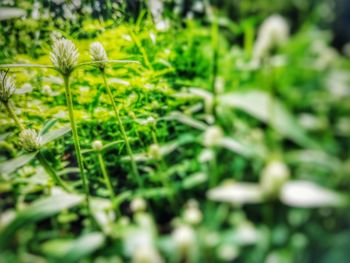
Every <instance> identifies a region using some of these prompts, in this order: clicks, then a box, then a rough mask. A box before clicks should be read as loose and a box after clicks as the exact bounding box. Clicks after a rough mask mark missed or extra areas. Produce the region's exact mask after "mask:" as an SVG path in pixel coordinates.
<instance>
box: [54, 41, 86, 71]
mask: <svg viewBox="0 0 350 263" xmlns="http://www.w3.org/2000/svg"><path fill="white" fill-rule="evenodd" d="M78 57H79V52H78V50H77V48H76V47H75V45H74V44H73V42H72V41H70V40H68V39H65V38H61V39H58V40H56V41H54V43H53V46H52V52H51V53H50V59H51V62H52V64H53V65H54V66H55V67H56V69H57V70H58V71H59V72H61V73H62V74H63V75H69V74H70V73H72V71H73V69H74V67H75V66H76V65H77V63H78Z"/></svg>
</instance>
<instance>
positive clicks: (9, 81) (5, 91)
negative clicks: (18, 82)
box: [0, 72, 16, 102]
mask: <svg viewBox="0 0 350 263" xmlns="http://www.w3.org/2000/svg"><path fill="white" fill-rule="evenodd" d="M15 90H16V86H15V81H14V79H13V78H11V77H9V76H7V73H6V72H0V101H2V102H7V101H8V100H9V99H10V98H11V96H12V95H13V93H14V92H15Z"/></svg>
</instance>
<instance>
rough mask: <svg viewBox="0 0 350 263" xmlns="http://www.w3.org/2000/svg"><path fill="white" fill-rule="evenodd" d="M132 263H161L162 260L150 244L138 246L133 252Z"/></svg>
mask: <svg viewBox="0 0 350 263" xmlns="http://www.w3.org/2000/svg"><path fill="white" fill-rule="evenodd" d="M132 262H133V263H162V262H164V260H163V259H162V258H161V256H160V254H159V253H158V251H157V250H156V249H155V248H154V247H153V246H152V245H150V244H147V245H142V246H138V247H137V249H135V250H134V253H133V255H132Z"/></svg>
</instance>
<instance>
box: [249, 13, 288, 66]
mask: <svg viewBox="0 0 350 263" xmlns="http://www.w3.org/2000/svg"><path fill="white" fill-rule="evenodd" d="M288 37H289V26H288V24H287V22H286V20H285V19H284V18H283V17H281V16H280V15H272V16H270V17H268V18H267V19H266V20H265V21H264V22H263V24H262V25H261V27H260V29H259V33H258V38H257V40H256V42H255V46H254V58H256V59H261V58H263V57H265V56H266V55H268V54H269V52H270V51H271V49H273V48H275V47H280V46H282V45H283V44H284V43H285V42H287V40H288Z"/></svg>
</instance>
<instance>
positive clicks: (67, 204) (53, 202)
mask: <svg viewBox="0 0 350 263" xmlns="http://www.w3.org/2000/svg"><path fill="white" fill-rule="evenodd" d="M83 200H84V198H83V197H82V196H80V195H73V194H60V195H54V196H50V197H47V198H43V199H40V200H38V201H35V202H34V203H32V204H30V205H29V206H27V207H26V208H25V209H23V210H22V211H20V212H19V213H17V215H16V216H15V218H14V219H13V220H12V221H10V222H9V223H8V224H7V225H5V227H4V228H2V229H1V230H0V250H2V249H4V248H6V247H7V246H8V245H9V241H10V240H13V236H14V234H15V233H16V231H17V230H19V229H20V228H22V227H24V226H26V225H28V224H32V223H35V222H37V221H40V220H43V219H45V218H48V217H50V216H53V215H55V214H57V213H59V212H60V211H62V210H64V209H68V208H71V207H73V206H76V205H78V204H79V203H81V202H82V201H83Z"/></svg>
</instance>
